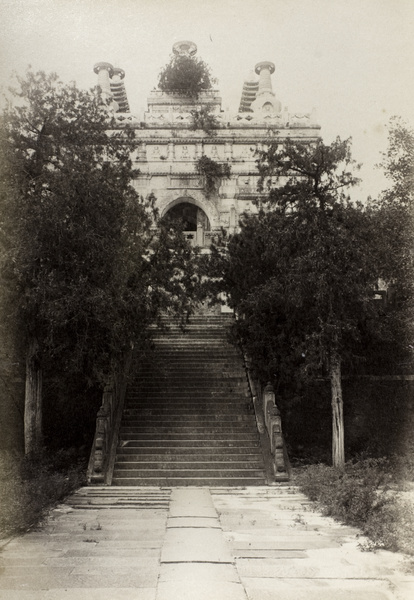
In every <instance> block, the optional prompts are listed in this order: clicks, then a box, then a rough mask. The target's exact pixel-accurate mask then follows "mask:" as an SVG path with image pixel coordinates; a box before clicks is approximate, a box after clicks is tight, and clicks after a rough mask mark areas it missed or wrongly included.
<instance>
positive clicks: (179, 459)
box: [116, 448, 262, 465]
mask: <svg viewBox="0 0 414 600" xmlns="http://www.w3.org/2000/svg"><path fill="white" fill-rule="evenodd" d="M119 450H120V451H121V450H123V449H119ZM130 450H131V451H130V452H125V453H124V454H121V453H120V452H119V453H118V454H117V458H116V463H117V464H118V463H121V462H127V463H131V464H132V463H134V464H136V463H147V462H148V463H160V464H163V465H166V464H171V463H175V464H182V463H189V462H190V460H197V459H198V458H199V457H200V459H201V458H202V460H203V461H204V462H212V463H217V464H218V463H220V462H221V463H222V464H223V465H229V464H233V463H240V464H246V463H249V464H250V463H255V464H256V463H257V464H260V462H261V458H262V454H261V451H260V449H258V450H257V451H256V453H253V452H251V453H250V454H247V453H245V452H243V453H242V452H239V453H238V454H236V452H235V449H233V448H232V449H231V450H232V453H230V452H228V453H224V452H220V454H218V452H217V449H216V453H214V452H206V448H203V449H202V451H201V452H198V453H197V454H193V451H192V450H191V449H188V448H187V450H188V453H187V454H186V453H185V452H183V451H181V452H180V451H179V450H176V452H177V453H176V454H174V453H172V452H168V451H167V450H166V449H165V451H164V454H162V453H161V452H157V453H154V449H153V448H152V449H151V452H145V453H144V452H141V450H140V454H137V453H136V452H135V451H134V450H133V449H130ZM224 458H225V460H224ZM223 461H224V462H223Z"/></svg>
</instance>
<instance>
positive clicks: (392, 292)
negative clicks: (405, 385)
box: [373, 117, 414, 367]
mask: <svg viewBox="0 0 414 600" xmlns="http://www.w3.org/2000/svg"><path fill="white" fill-rule="evenodd" d="M379 166H380V167H382V168H383V169H384V172H385V175H386V176H387V177H388V179H389V180H390V183H391V186H390V188H388V189H387V190H385V191H384V192H383V193H382V194H381V195H380V197H379V198H378V200H377V201H375V202H373V206H374V208H375V217H376V235H377V240H378V248H377V249H378V255H379V259H378V262H379V265H380V272H379V274H380V277H381V279H382V280H383V282H384V283H385V286H386V287H387V295H388V308H389V310H388V320H389V326H388V330H389V337H392V338H393V341H394V343H396V344H397V345H396V347H398V346H399V347H400V350H403V352H404V351H405V353H407V350H408V349H409V348H411V352H410V354H411V360H412V348H413V346H414V343H413V336H414V331H413V323H414V306H413V300H414V131H413V129H412V128H410V127H409V125H408V124H407V123H405V122H404V121H403V120H402V119H401V118H398V117H393V118H392V119H391V121H390V126H389V136H388V149H387V151H386V152H385V153H384V154H383V161H382V163H381V164H380V165H379ZM411 367H412V365H411Z"/></svg>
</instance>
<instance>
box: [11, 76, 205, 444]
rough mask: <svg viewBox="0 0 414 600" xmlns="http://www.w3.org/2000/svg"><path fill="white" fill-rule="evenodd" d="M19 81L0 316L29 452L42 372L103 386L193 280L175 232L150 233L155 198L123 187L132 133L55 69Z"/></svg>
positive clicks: (180, 303) (186, 297)
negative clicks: (8, 338) (17, 347)
mask: <svg viewBox="0 0 414 600" xmlns="http://www.w3.org/2000/svg"><path fill="white" fill-rule="evenodd" d="M18 83H19V88H18V89H17V90H14V92H13V95H14V99H15V104H14V105H10V106H9V107H8V108H7V109H6V111H5V113H4V115H3V121H2V127H1V136H2V142H3V143H2V144H1V150H0V152H1V163H2V165H4V167H5V169H4V171H3V179H4V181H3V183H4V186H3V187H2V194H1V197H0V202H1V207H0V208H1V211H0V212H1V225H0V230H1V234H2V240H3V248H2V256H1V258H2V278H3V282H5V283H7V287H8V289H9V294H8V298H9V299H12V301H11V302H9V304H8V306H7V310H8V314H7V317H8V318H13V319H14V320H15V321H16V322H17V323H18V330H19V331H20V333H21V336H22V338H23V340H24V343H25V345H26V348H27V352H26V399H25V448H26V453H31V452H35V451H37V449H38V448H39V447H40V446H41V439H42V438H41V430H42V427H41V417H42V405H41V403H42V375H43V373H44V372H45V371H47V372H49V373H50V372H53V371H54V372H56V371H57V372H58V373H59V376H60V377H61V378H62V379H64V378H65V377H66V378H68V379H70V378H71V377H83V378H84V379H85V380H86V381H88V382H89V383H90V384H94V383H98V384H100V385H104V382H105V381H106V379H107V378H108V376H109V375H110V374H111V372H112V371H113V370H116V368H117V365H118V364H119V361H120V360H121V359H122V356H123V355H124V353H125V351H126V349H128V348H129V347H130V346H131V345H135V346H136V345H137V344H139V342H140V340H142V338H143V337H145V336H146V335H147V333H148V325H149V324H150V323H151V322H154V320H156V318H157V316H158V315H159V313H160V311H162V310H163V309H165V308H170V309H171V308H175V309H177V310H184V309H190V304H191V298H190V292H191V289H190V288H191V286H193V287H194V281H192V280H191V281H189V276H188V274H187V273H184V271H185V268H184V267H185V266H188V268H189V272H190V274H191V250H190V249H189V248H188V246H187V245H186V242H185V240H184V237H183V236H182V234H181V233H180V231H179V230H178V229H177V228H174V227H172V226H168V227H167V226H163V227H161V230H160V231H159V232H158V233H157V224H158V223H159V219H158V215H157V213H156V211H155V209H154V200H155V199H154V198H153V197H150V198H148V199H143V198H140V197H139V196H138V194H137V193H136V192H135V190H134V188H133V186H132V179H133V178H134V176H136V174H137V173H136V172H135V171H134V169H133V167H132V163H131V150H133V149H134V147H135V142H134V136H133V132H130V131H129V130H128V129H126V130H123V131H121V132H116V131H114V130H112V129H111V117H110V113H108V109H107V107H106V106H105V105H103V104H102V101H101V99H100V97H99V96H97V95H95V94H93V93H91V92H84V91H80V90H78V89H77V88H76V87H75V86H74V85H64V84H62V83H61V82H60V81H59V79H58V77H57V76H56V75H54V74H52V75H46V74H44V73H43V72H39V73H32V72H28V73H27V75H26V77H25V78H19V79H18ZM187 261H190V263H189V265H187ZM190 284H191V285H190Z"/></svg>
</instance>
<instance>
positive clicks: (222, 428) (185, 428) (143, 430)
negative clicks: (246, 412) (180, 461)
mask: <svg viewBox="0 0 414 600" xmlns="http://www.w3.org/2000/svg"><path fill="white" fill-rule="evenodd" d="M251 430H252V426H251V423H248V424H246V425H243V424H239V425H237V424H234V425H232V426H226V425H225V424H222V425H220V424H217V423H215V424H213V425H207V424H204V425H203V424H201V425H196V426H192V425H186V424H183V425H178V424H177V423H175V424H174V425H166V424H165V423H164V422H162V423H161V424H159V425H156V424H154V425H149V424H147V423H145V424H140V425H126V424H123V425H122V427H121V429H120V433H121V434H122V436H123V438H122V439H126V437H125V436H127V435H131V434H134V435H135V436H136V437H139V438H141V439H145V438H144V437H143V436H145V435H149V434H151V435H152V434H157V435H161V434H168V435H177V436H178V435H180V436H181V435H186V436H188V437H195V436H197V437H198V436H199V435H201V434H204V436H208V435H214V436H215V435H216V434H220V435H228V436H229V437H230V436H233V435H234V434H236V435H237V436H239V435H244V434H249V433H250V432H251Z"/></svg>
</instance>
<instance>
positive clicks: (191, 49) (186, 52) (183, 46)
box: [172, 41, 197, 56]
mask: <svg viewBox="0 0 414 600" xmlns="http://www.w3.org/2000/svg"><path fill="white" fill-rule="evenodd" d="M172 49H173V53H174V54H175V55H176V56H194V54H196V53H197V46H196V45H195V44H194V42H187V41H184V42H175V44H174V45H173V48H172Z"/></svg>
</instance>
